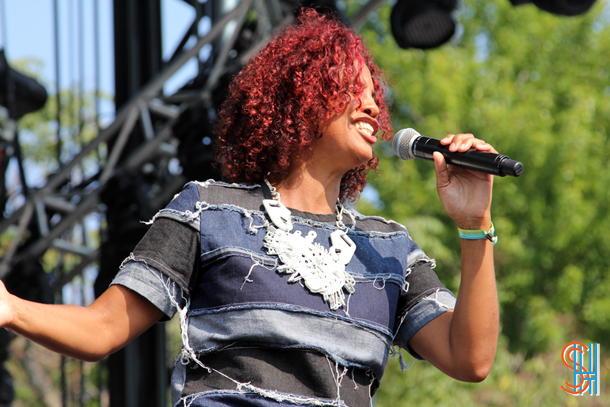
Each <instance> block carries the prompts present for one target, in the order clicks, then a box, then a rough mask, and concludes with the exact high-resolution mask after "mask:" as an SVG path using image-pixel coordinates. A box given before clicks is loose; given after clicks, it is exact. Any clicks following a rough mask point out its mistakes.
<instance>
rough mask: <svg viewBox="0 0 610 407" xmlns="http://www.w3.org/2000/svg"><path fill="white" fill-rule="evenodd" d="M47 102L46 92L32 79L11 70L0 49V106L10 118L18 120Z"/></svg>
mask: <svg viewBox="0 0 610 407" xmlns="http://www.w3.org/2000/svg"><path fill="white" fill-rule="evenodd" d="M46 102H47V90H46V89H45V88H44V86H42V85H41V84H40V83H38V81H36V80H35V79H34V78H31V77H29V76H26V75H24V74H22V73H21V72H19V71H17V70H15V69H13V68H11V67H10V66H9V65H8V62H7V61H6V56H5V54H4V50H2V49H0V105H1V106H4V107H6V108H8V110H9V114H10V117H11V118H13V119H19V118H21V117H22V116H23V115H25V114H26V113H30V112H34V111H36V110H38V109H41V108H42V107H43V106H44V105H45V103H46Z"/></svg>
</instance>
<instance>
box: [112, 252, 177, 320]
mask: <svg viewBox="0 0 610 407" xmlns="http://www.w3.org/2000/svg"><path fill="white" fill-rule="evenodd" d="M115 284H118V285H122V286H124V287H127V288H129V289H130V290H132V291H135V292H136V293H138V294H140V295H141V296H142V297H144V298H146V299H147V300H148V301H150V302H151V303H152V304H153V305H154V306H156V307H157V308H159V309H160V310H161V311H163V313H164V314H165V315H166V316H167V318H164V319H171V318H172V317H173V316H174V314H175V313H176V311H177V309H176V307H175V305H174V304H173V303H172V299H171V298H170V297H169V295H168V289H169V290H170V291H169V292H171V293H172V297H173V299H174V301H176V302H177V303H178V304H179V305H180V306H184V303H185V301H184V298H183V296H182V290H181V289H180V287H179V286H178V285H177V284H176V283H174V282H173V281H172V280H171V279H170V278H169V277H167V276H166V275H165V274H163V273H161V272H160V271H158V270H157V269H155V268H153V267H151V266H149V265H146V264H144V263H142V262H140V261H129V262H127V263H125V264H124V266H123V267H122V268H121V270H119V272H118V274H117V275H116V277H115V278H114V280H113V281H112V283H111V284H110V285H115Z"/></svg>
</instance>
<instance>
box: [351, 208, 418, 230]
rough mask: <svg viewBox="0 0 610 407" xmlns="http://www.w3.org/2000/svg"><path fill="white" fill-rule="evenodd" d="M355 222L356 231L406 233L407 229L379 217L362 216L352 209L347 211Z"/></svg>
mask: <svg viewBox="0 0 610 407" xmlns="http://www.w3.org/2000/svg"><path fill="white" fill-rule="evenodd" d="M348 210H349V211H350V212H351V213H352V214H353V216H354V218H355V220H356V226H357V229H358V230H361V231H364V232H377V233H406V231H407V229H406V228H405V227H404V226H403V225H401V224H400V223H398V222H395V221H393V220H389V219H386V218H384V217H381V216H370V215H363V214H362V213H360V212H358V211H357V210H356V209H354V208H353V207H349V209H348Z"/></svg>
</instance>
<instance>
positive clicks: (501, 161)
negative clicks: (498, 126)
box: [392, 129, 523, 177]
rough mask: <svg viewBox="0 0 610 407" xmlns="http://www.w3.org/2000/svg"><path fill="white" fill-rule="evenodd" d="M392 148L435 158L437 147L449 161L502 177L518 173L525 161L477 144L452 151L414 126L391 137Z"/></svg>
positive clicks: (406, 154)
mask: <svg viewBox="0 0 610 407" xmlns="http://www.w3.org/2000/svg"><path fill="white" fill-rule="evenodd" d="M392 149H394V152H395V153H396V155H397V156H399V157H400V158H402V159H403V160H410V159H412V158H422V159H424V160H428V161H434V158H433V156H432V154H433V153H434V152H435V151H438V152H439V153H441V154H442V155H443V156H444V157H445V161H446V162H447V164H449V165H455V166H456V167H461V168H466V169H468V170H473V171H479V172H484V173H486V174H493V175H499V176H501V177H504V176H505V175H511V176H513V177H518V176H519V175H521V173H522V172H523V164H521V163H520V162H519V161H515V160H511V159H510V158H509V157H507V156H505V155H502V154H496V153H490V152H487V151H479V150H476V149H474V148H471V149H470V150H468V151H465V152H457V151H455V152H454V151H449V146H448V145H446V146H445V145H442V144H441V142H440V140H437V139H433V138H430V137H424V136H422V135H421V134H419V133H418V132H417V131H415V130H413V129H402V130H400V131H399V132H398V133H396V134H395V135H394V137H393V138H392Z"/></svg>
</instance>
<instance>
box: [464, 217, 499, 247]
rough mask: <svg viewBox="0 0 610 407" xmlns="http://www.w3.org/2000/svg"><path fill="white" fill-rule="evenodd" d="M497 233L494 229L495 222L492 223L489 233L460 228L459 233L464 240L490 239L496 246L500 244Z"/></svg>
mask: <svg viewBox="0 0 610 407" xmlns="http://www.w3.org/2000/svg"><path fill="white" fill-rule="evenodd" d="M495 231H496V230H495V229H494V224H493V222H492V223H491V229H489V231H485V230H466V229H460V228H458V232H459V233H460V237H461V238H462V239H469V240H470V239H488V240H489V241H490V242H492V243H493V244H494V245H495V244H496V243H497V242H498V236H496V235H494V232H495Z"/></svg>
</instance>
